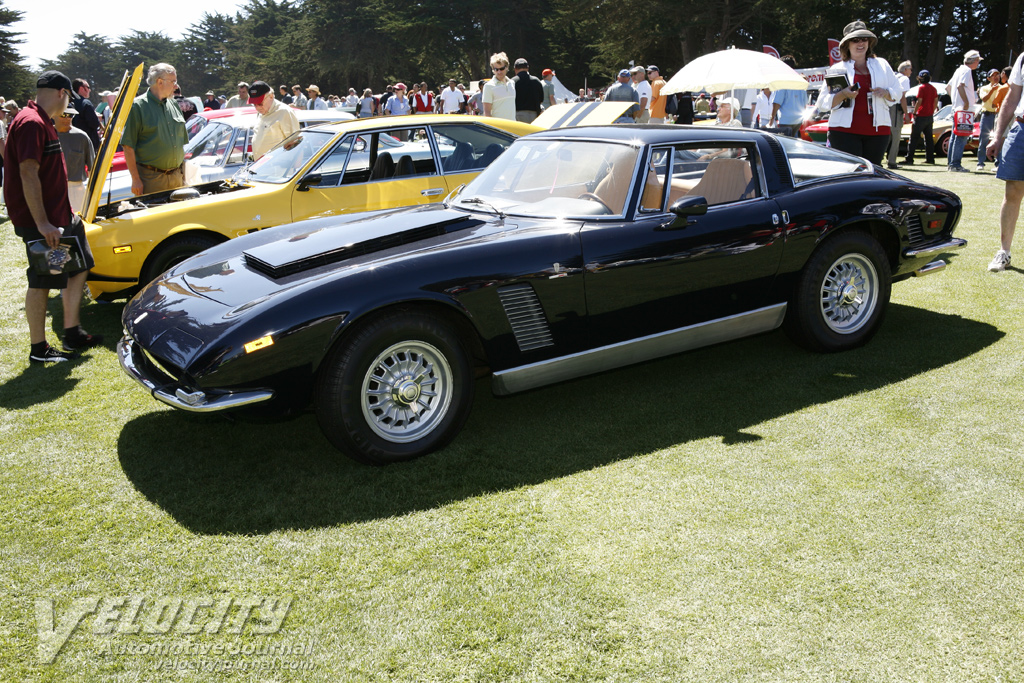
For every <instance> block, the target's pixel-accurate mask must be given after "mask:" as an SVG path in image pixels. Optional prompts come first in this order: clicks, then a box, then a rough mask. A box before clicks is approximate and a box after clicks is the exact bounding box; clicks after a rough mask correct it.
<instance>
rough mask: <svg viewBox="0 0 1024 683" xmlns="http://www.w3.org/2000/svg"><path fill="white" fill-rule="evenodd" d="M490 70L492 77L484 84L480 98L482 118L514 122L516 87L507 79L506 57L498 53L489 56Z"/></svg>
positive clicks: (502, 53)
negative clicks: (492, 72) (482, 109)
mask: <svg viewBox="0 0 1024 683" xmlns="http://www.w3.org/2000/svg"><path fill="white" fill-rule="evenodd" d="M491 70H492V71H494V77H493V78H492V79H491V80H489V81H487V82H486V83H484V94H483V97H482V98H481V100H482V103H483V107H484V116H493V117H495V118H498V119H508V120H509V121H515V120H516V85H515V83H513V82H512V79H510V78H509V77H508V55H506V54H505V53H504V52H498V53H495V54H493V55H491Z"/></svg>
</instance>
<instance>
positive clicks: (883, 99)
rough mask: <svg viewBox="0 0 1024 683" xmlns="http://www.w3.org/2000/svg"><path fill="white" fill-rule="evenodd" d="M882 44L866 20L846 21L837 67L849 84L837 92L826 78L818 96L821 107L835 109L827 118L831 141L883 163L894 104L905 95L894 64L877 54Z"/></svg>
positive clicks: (820, 108) (834, 69)
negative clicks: (890, 64) (868, 26)
mask: <svg viewBox="0 0 1024 683" xmlns="http://www.w3.org/2000/svg"><path fill="white" fill-rule="evenodd" d="M877 43H878V38H877V37H875V34H874V33H872V32H871V31H869V30H868V29H867V27H866V26H865V25H864V22H862V21H854V22H852V23H850V24H847V26H846V28H845V29H843V38H842V40H841V41H839V53H840V54H841V55H842V58H843V61H842V62H841V63H839V64H836V65H835V66H834V67H833V69H832V71H833V73H845V74H846V77H847V80H849V82H850V86H849V87H847V88H844V89H842V90H840V91H839V92H836V93H834V94H833V93H830V92H829V91H828V84H827V83H826V84H823V85H822V87H821V93H820V94H819V95H818V109H819V110H821V111H829V110H831V112H832V113H831V114H830V115H829V119H828V143H829V145H830V146H831V147H833V148H835V149H838V150H840V151H843V152H849V153H850V154H856V155H857V156H859V157H864V158H865V159H867V160H868V161H870V162H871V163H873V164H879V163H881V162H882V155H883V154H885V149H886V147H887V146H888V144H889V135H890V130H889V124H890V122H891V118H890V114H889V107H890V106H891V105H892V103H893V102H895V101H896V100H898V99H900V95H901V94H902V91H901V90H900V86H899V81H897V80H896V75H895V74H894V73H893V71H892V67H891V66H889V63H888V62H887V61H885V60H884V59H881V58H880V57H876V56H875V45H876V44H877Z"/></svg>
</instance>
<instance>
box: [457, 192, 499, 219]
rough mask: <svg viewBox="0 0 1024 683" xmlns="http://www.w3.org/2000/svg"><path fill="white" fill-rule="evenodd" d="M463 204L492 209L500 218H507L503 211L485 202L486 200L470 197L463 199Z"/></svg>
mask: <svg viewBox="0 0 1024 683" xmlns="http://www.w3.org/2000/svg"><path fill="white" fill-rule="evenodd" d="M462 203H463V204H479V205H480V206H484V207H487V208H488V209H490V210H491V211H493V212H494V213H496V214H498V217H500V218H504V217H505V214H504V213H502V212H501V211H499V210H498V208H497V207H496V206H494V204H491V203H490V202H485V201H484V200H482V199H480V198H479V197H469V198H468V199H463V200H462Z"/></svg>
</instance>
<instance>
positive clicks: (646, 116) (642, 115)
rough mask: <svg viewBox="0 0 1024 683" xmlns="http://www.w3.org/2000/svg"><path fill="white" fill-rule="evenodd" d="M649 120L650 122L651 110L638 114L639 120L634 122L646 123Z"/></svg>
mask: <svg viewBox="0 0 1024 683" xmlns="http://www.w3.org/2000/svg"><path fill="white" fill-rule="evenodd" d="M650 120H651V110H650V109H644V110H643V111H642V112H640V118H638V119H637V120H636V122H637V123H647V122H649V121H650Z"/></svg>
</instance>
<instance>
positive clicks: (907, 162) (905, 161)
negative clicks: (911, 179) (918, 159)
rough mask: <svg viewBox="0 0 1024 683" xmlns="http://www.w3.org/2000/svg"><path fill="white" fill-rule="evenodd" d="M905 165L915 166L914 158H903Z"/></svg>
mask: <svg viewBox="0 0 1024 683" xmlns="http://www.w3.org/2000/svg"><path fill="white" fill-rule="evenodd" d="M903 165H904V166H913V165H914V160H913V159H904V160H903Z"/></svg>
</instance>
